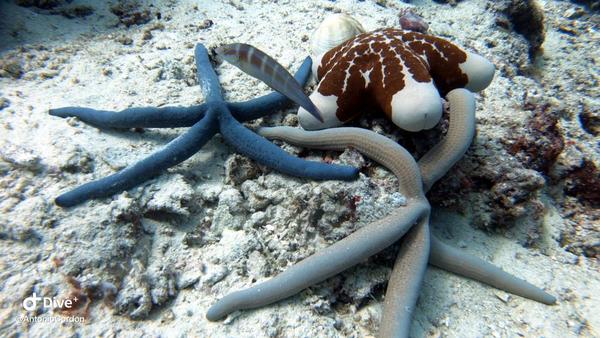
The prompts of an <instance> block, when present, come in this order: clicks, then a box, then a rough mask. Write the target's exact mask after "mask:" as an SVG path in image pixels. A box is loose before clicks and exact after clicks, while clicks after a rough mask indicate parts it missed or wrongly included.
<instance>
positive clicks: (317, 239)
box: [0, 0, 600, 337]
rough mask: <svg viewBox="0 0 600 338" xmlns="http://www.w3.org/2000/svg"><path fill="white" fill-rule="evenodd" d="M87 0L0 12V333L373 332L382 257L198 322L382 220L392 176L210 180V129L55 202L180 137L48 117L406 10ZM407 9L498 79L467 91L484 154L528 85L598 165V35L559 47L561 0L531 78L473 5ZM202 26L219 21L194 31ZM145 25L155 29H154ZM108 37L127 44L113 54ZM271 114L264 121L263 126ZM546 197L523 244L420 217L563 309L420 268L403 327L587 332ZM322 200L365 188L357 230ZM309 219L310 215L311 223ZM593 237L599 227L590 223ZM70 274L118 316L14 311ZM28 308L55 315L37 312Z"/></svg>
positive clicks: (573, 263)
mask: <svg viewBox="0 0 600 338" xmlns="http://www.w3.org/2000/svg"><path fill="white" fill-rule="evenodd" d="M85 3H88V4H90V5H91V6H93V7H94V8H95V13H94V14H93V15H91V16H89V17H87V18H83V19H66V18H64V17H62V16H58V15H55V16H52V15H45V14H37V13H35V12H34V11H32V10H30V9H27V8H22V7H17V6H15V5H13V4H12V2H9V1H6V2H2V3H0V48H1V50H0V55H1V56H2V59H3V60H12V59H17V60H20V61H21V62H23V67H24V74H23V76H22V77H21V78H20V79H17V80H15V79H11V78H6V77H5V78H0V97H1V98H4V99H7V100H8V101H9V106H8V107H7V108H4V109H3V110H0V122H1V127H0V130H1V131H0V173H2V175H3V176H2V177H0V231H1V236H0V243H1V244H0V267H1V269H0V336H9V337H10V336H13V337H16V336H19V335H20V334H23V335H25V336H32V337H46V336H68V335H74V334H79V335H80V336H84V337H87V336H117V335H118V336H125V337H130V336H131V337H138V336H142V335H145V336H158V335H162V336H216V337H218V336H260V337H262V336H270V337H273V336H285V337H287V336H298V337H312V336H324V337H329V336H331V337H337V336H369V335H371V336H372V335H375V334H376V332H377V328H378V326H379V319H380V318H381V311H382V300H381V295H382V292H381V290H380V289H381V287H382V286H383V285H384V284H383V283H384V282H385V280H386V279H387V274H388V273H389V270H390V267H391V260H390V259H389V258H390V257H393V251H388V252H387V254H384V255H382V257H383V258H379V259H375V260H373V262H368V263H365V264H361V265H360V266H359V267H357V268H354V269H351V270H349V271H347V272H345V273H343V274H341V275H340V276H337V277H334V278H332V279H330V280H328V281H326V282H324V283H321V284H319V285H318V286H316V287H312V288H310V289H309V290H308V291H305V292H302V293H301V294H299V295H297V296H294V297H292V298H290V299H288V300H285V301H282V302H279V303H277V304H274V305H271V306H267V307H264V308H261V309H258V310H254V311H245V312H242V313H237V314H235V315H233V316H231V317H230V318H229V319H228V320H226V321H225V322H217V323H211V322H208V321H207V320H206V319H205V318H204V315H205V313H206V310H207V309H208V307H209V306H210V305H211V304H213V303H214V302H215V301H216V299H218V298H219V297H221V296H223V295H225V294H227V293H228V292H230V291H234V290H237V289H240V288H243V287H245V286H248V285H250V284H251V283H252V282H253V279H254V280H259V281H260V280H264V279H267V278H268V277H269V276H271V275H273V274H275V273H277V272H279V271H282V270H284V269H285V267H286V266H288V265H291V264H293V263H294V262H296V261H298V260H300V259H301V258H303V257H306V256H307V255H310V254H311V253H313V252H315V251H316V250H318V248H322V247H324V246H326V245H327V243H331V242H333V241H334V240H336V239H338V238H340V237H343V236H345V235H346V234H347V233H349V232H351V231H352V230H353V229H355V228H356V227H358V226H363V225H365V224H367V223H368V221H369V220H370V219H372V218H373V217H375V215H378V214H381V213H385V212H387V211H389V209H390V208H391V201H392V200H393V198H392V197H393V196H392V195H390V192H392V191H390V190H393V189H392V187H393V186H394V185H393V183H394V179H393V178H392V177H391V175H390V174H389V173H387V172H385V171H384V170H373V171H371V173H373V177H366V176H364V175H363V176H361V179H360V180H359V181H357V182H351V183H344V184H337V183H334V182H324V183H316V182H310V181H307V180H296V179H290V178H287V177H284V176H280V175H276V174H269V175H266V177H264V178H257V179H253V180H250V181H249V182H247V183H244V184H243V185H242V186H232V185H225V183H224V182H225V176H224V169H223V168H224V164H225V162H226V161H227V159H228V158H230V154H232V152H231V150H230V149H229V148H228V147H227V146H226V145H224V143H223V142H222V140H221V138H220V137H219V136H217V137H215V138H214V139H213V140H212V141H211V142H209V143H208V144H207V145H206V146H205V147H204V148H203V149H202V150H201V151H200V152H199V153H198V154H196V155H195V156H193V157H192V158H191V159H190V160H188V161H186V162H185V163H183V164H181V165H179V166H177V167H175V168H173V169H171V170H169V172H168V173H165V174H163V175H161V176H160V177H158V178H156V179H154V180H152V181H150V182H148V183H146V184H144V185H143V186H141V187H138V188H135V189H132V190H131V191H129V192H126V193H123V194H120V195H118V196H115V197H114V198H112V199H103V200H97V201H91V202H87V203H84V204H82V205H80V206H78V207H75V208H71V209H61V208H59V207H57V206H55V205H54V204H53V202H52V201H53V198H54V197H56V196H57V195H58V194H60V193H61V192H65V191H67V190H68V189H70V188H73V187H75V186H77V185H79V184H82V183H84V182H88V181H90V180H93V179H98V178H101V177H104V176H106V175H109V174H111V173H113V172H114V171H115V170H118V169H121V168H123V167H125V166H126V165H128V164H131V163H134V162H135V161H136V160H138V159H141V158H143V157H144V156H146V155H148V154H150V153H151V152H153V151H154V150H156V149H159V148H160V147H162V146H163V145H164V144H165V143H167V142H168V141H169V140H172V139H173V138H175V137H176V136H177V135H179V134H180V133H182V132H184V131H185V128H182V129H175V130H146V131H145V132H144V133H135V132H120V131H100V130H98V129H96V128H94V127H91V126H88V125H86V124H84V123H82V122H79V121H77V120H76V119H67V120H64V119H60V118H55V117H51V116H49V115H48V113H47V111H48V109H49V108H51V107H61V106H87V107H93V108H97V109H108V110H121V109H124V108H127V107H131V106H148V105H154V106H155V105H191V104H197V103H201V102H202V101H203V97H202V93H200V90H199V87H198V86H197V85H195V74H194V69H195V68H194V66H193V46H194V44H195V43H196V42H201V43H204V44H205V45H207V47H209V48H211V47H215V46H218V45H220V44H223V43H229V42H246V43H251V44H253V45H255V46H257V47H259V48H260V49H262V50H264V51H266V52H268V53H269V54H270V55H272V56H273V57H274V58H276V59H277V60H278V61H280V62H281V63H282V64H283V65H284V66H285V67H287V68H288V69H294V70H295V69H297V67H298V66H299V65H300V63H301V62H302V60H303V59H304V57H305V56H306V55H307V48H308V46H309V43H308V41H306V39H307V38H309V37H310V33H311V31H312V30H313V29H314V28H315V27H316V26H317V25H318V24H319V23H320V21H321V20H322V19H323V18H324V17H325V16H327V15H328V14H330V13H332V12H337V11H343V12H346V13H349V14H351V15H353V16H354V17H355V18H356V19H358V20H359V21H360V22H362V23H363V26H364V27H365V28H367V29H369V30H371V29H375V28H379V27H386V26H393V25H397V23H398V18H397V13H398V11H399V9H401V8H406V7H408V6H409V5H407V4H405V3H403V2H400V1H386V2H385V3H386V4H387V7H385V6H380V5H377V4H375V3H374V2H372V1H362V2H356V1H336V2H331V1H319V0H310V1H277V2H271V1H240V0H230V1H222V2H221V1H192V0H181V1H160V2H158V4H155V6H154V7H150V9H151V11H152V12H153V13H155V12H157V11H160V13H161V15H162V18H163V19H162V20H159V21H158V20H153V21H151V22H149V23H147V24H145V25H142V26H132V27H131V28H129V29H127V28H125V27H124V26H122V25H117V23H118V20H117V18H116V17H115V16H114V15H113V14H111V13H110V12H109V10H108V6H106V5H104V4H100V3H101V2H96V1H75V4H85ZM102 3H103V2H102ZM417 3H418V4H421V5H422V6H420V7H419V11H420V12H421V13H422V15H423V16H424V17H425V18H426V19H427V20H428V21H429V22H430V31H431V33H433V34H436V35H439V36H442V37H445V38H448V39H450V40H452V41H455V42H456V43H458V44H461V45H463V46H466V47H467V48H469V49H471V50H474V51H477V52H478V53H480V54H482V55H484V56H486V57H487V58H489V59H490V60H492V61H493V62H494V63H495V64H496V65H497V68H498V69H499V72H498V73H497V77H496V79H495V80H494V82H493V83H492V85H491V86H490V87H489V88H488V89H486V90H485V92H484V94H483V95H478V102H477V104H478V132H479V135H478V143H479V144H480V145H479V149H486V147H487V148H489V149H492V148H499V147H500V148H501V147H502V143H501V139H502V138H503V137H506V135H507V133H508V132H509V131H510V130H514V129H522V128H523V125H524V119H525V117H526V116H528V114H530V112H526V111H524V110H523V108H522V102H523V93H528V94H529V95H532V96H536V97H541V98H545V99H548V97H555V98H556V100H555V101H552V102H555V103H556V102H557V101H558V103H556V104H560V105H562V106H563V108H564V111H565V116H562V117H561V122H560V125H561V128H562V129H561V130H562V131H563V134H564V135H565V137H566V139H567V140H568V141H572V142H573V143H574V144H575V146H573V143H570V144H569V147H576V148H577V152H578V153H580V154H583V155H584V156H586V157H587V158H590V159H592V160H593V161H595V162H596V163H598V156H599V152H598V142H597V141H598V140H597V139H594V137H593V136H591V135H590V134H586V133H585V132H583V131H582V129H581V126H580V125H579V124H578V119H577V116H576V114H577V111H578V109H579V105H580V102H587V103H588V104H590V105H591V106H592V107H594V106H595V107H596V109H597V107H598V86H597V83H598V64H599V63H600V57H599V55H598V51H597V43H596V47H594V45H593V44H592V43H591V41H594V40H595V41H598V33H597V30H596V31H594V30H588V31H581V35H580V36H579V37H578V38H572V37H570V36H568V35H567V34H565V33H564V32H560V31H559V30H558V27H559V26H560V25H564V24H565V23H568V21H569V20H568V19H566V18H565V17H564V16H563V13H565V12H566V11H567V9H569V8H573V7H574V5H572V4H571V3H569V2H565V1H543V2H541V3H542V5H543V7H544V8H545V15H546V18H547V31H548V33H547V36H546V44H545V45H544V47H545V54H544V56H543V58H542V60H543V63H544V64H545V65H546V67H547V68H545V69H544V70H542V71H540V72H539V73H538V75H537V78H535V79H533V78H530V77H527V76H523V74H519V73H518V72H517V69H518V68H519V66H520V65H523V64H524V63H526V55H524V53H523V52H524V51H526V48H525V49H524V46H525V44H524V43H523V38H522V37H521V36H519V35H517V34H515V33H513V32H510V31H506V30H503V29H501V28H500V27H498V26H497V25H496V24H495V21H494V20H495V17H494V14H493V12H492V11H491V10H486V1H481V0H472V1H464V2H461V3H460V5H459V6H457V7H450V6H448V5H439V4H435V3H433V2H431V1H418V2H417ZM166 18H170V19H168V20H167V19H166ZM207 19H210V20H212V22H213V23H214V24H213V25H212V26H211V27H210V28H205V29H203V28H200V27H199V25H200V24H201V23H202V22H203V21H204V20H207ZM159 22H160V23H161V24H162V25H164V28H160V27H156V24H157V23H159ZM151 27H155V28H157V29H155V30H152V36H153V37H152V38H151V39H150V40H143V35H144V31H146V30H149V29H150V28H151ZM123 37H129V38H131V39H132V40H133V44H132V45H124V44H123V43H122V42H120V40H121V39H122V38H123ZM490 42H493V44H495V45H496V46H495V47H491V44H490ZM217 71H218V74H219V77H220V81H221V84H222V86H223V90H224V93H225V96H226V98H227V99H229V100H243V99H249V98H253V97H256V96H258V95H261V94H264V93H266V92H268V88H267V87H266V85H264V84H262V83H260V82H259V81H258V80H255V79H253V78H250V77H249V76H246V75H244V74H241V72H240V71H239V70H237V69H236V68H234V67H232V66H230V65H228V64H221V65H219V66H218V68H217ZM557 86H558V87H557ZM594 86H595V87H596V88H594ZM292 112H293V110H289V111H288V112H287V113H289V114H291V113H292ZM596 112H597V110H596ZM281 120H282V117H281V115H278V116H276V117H274V118H272V119H269V121H268V122H269V124H280V123H281ZM286 149H288V150H293V148H291V147H286ZM311 154H319V153H317V152H315V153H311ZM504 154H506V153H505V152H504ZM345 155H346V156H347V157H352V156H356V154H352V153H348V154H345ZM507 156H508V155H507ZM313 159H318V158H317V157H313ZM547 190H549V189H544V192H543V195H542V196H541V197H540V199H541V200H543V201H544V202H545V210H544V212H543V214H544V221H543V226H542V227H541V228H540V229H539V232H540V233H541V235H542V237H541V239H539V240H538V241H537V242H536V244H535V245H534V246H533V247H526V246H524V245H523V244H524V243H525V242H526V241H527V231H528V227H527V224H530V220H528V221H524V222H523V223H522V224H523V225H522V226H516V227H514V228H512V229H510V230H509V231H507V232H506V233H504V234H502V235H500V234H489V233H485V232H482V231H480V230H476V229H475V228H474V227H473V226H471V225H469V223H470V222H471V220H470V219H469V216H467V217H466V218H461V217H459V216H458V215H456V214H454V213H450V212H444V211H438V212H436V216H437V218H435V219H439V220H441V222H444V223H441V222H440V224H442V225H439V226H434V229H435V231H436V233H437V234H438V235H439V236H440V237H441V238H442V239H444V240H445V241H447V242H448V243H451V244H452V245H455V246H458V247H460V248H463V249H464V250H466V251H467V252H470V253H472V254H474V255H477V256H479V257H483V258H485V259H487V260H489V261H491V262H493V263H494V264H496V265H498V266H500V267H502V268H503V269H505V270H507V271H509V272H511V273H513V274H515V275H517V276H519V277H521V278H524V279H526V280H528V281H529V282H531V283H533V284H536V285H538V286H540V287H542V288H544V289H545V290H547V291H548V292H550V293H551V294H553V295H555V296H557V298H558V300H559V301H558V304H557V305H555V306H546V305H542V304H538V303H535V302H533V301H530V300H527V299H523V298H520V297H517V296H512V295H509V294H506V293H504V292H502V291H498V290H495V289H493V288H490V287H487V286H484V285H482V284H480V283H477V282H474V281H470V280H466V279H463V278H460V277H457V276H454V275H451V274H449V273H446V272H443V271H440V270H438V269H435V268H430V269H429V271H428V272H427V275H426V278H425V282H424V285H423V288H422V292H421V296H420V299H419V303H418V306H417V310H416V313H415V316H414V320H413V327H412V330H411V334H412V336H414V337H421V336H431V337H482V336H486V337H487V336H495V337H517V336H525V337H530V336H537V337H541V336H544V337H575V336H598V335H599V334H600V315H598V314H599V313H600V273H599V270H598V262H597V260H596V259H594V258H586V257H585V256H576V255H574V254H572V253H570V252H567V251H566V250H564V249H563V248H561V246H560V241H559V239H560V235H561V233H562V232H563V231H564V229H565V228H567V227H572V226H575V225H574V224H573V222H571V221H569V220H566V219H563V218H562V216H561V215H560V213H559V212H558V210H557V203H558V202H557V201H554V200H553V199H551V198H550V197H549V196H547V195H545V193H546V192H547ZM337 194H346V195H345V196H355V195H358V196H361V197H362V200H363V203H362V204H361V205H359V208H358V209H357V212H356V216H357V221H356V222H354V221H353V220H352V219H345V220H344V221H343V222H340V221H339V218H340V217H345V216H347V214H348V211H347V208H346V207H345V206H344V205H340V203H339V201H338V200H337V199H338V198H337V197H336V196H338V195H337ZM301 203H305V204H301ZM298 205H304V206H305V207H299V208H298V207H297V206H298ZM319 205H320V206H325V207H323V210H324V211H325V212H326V213H325V214H324V215H315V213H314V212H312V209H311V208H316V207H317V206H319ZM327 206H329V207H330V208H329V209H327V208H326V207H327ZM295 207H296V209H294V208H295ZM311 217H313V218H311ZM315 217H316V219H318V221H319V222H318V224H315V223H314V222H311V221H308V220H309V219H315ZM435 219H434V220H435ZM434 224H437V222H434ZM588 226H590V227H591V228H592V229H595V230H594V231H596V234H597V232H598V231H599V230H598V228H599V227H598V224H597V223H596V224H591V225H590V224H588ZM195 236H196V237H195ZM197 238H202V240H198V241H200V243H194V240H195V239H197ZM186 243H187V244H186ZM190 243H191V244H190ZM57 261H62V263H60V264H57V263H56V262H57ZM67 275H70V276H73V277H76V278H77V279H78V280H80V281H82V282H83V283H84V284H86V283H87V284H94V283H99V282H107V283H112V284H114V285H115V286H116V287H117V289H118V292H119V293H118V295H117V299H116V303H115V305H112V306H110V305H108V306H107V305H105V304H104V303H103V302H102V301H100V300H95V301H93V302H92V304H91V307H90V309H89V314H88V317H87V319H86V321H87V322H86V324H85V325H79V324H64V325H60V324H48V323H35V324H27V323H21V322H19V321H18V319H19V317H20V316H23V315H26V314H27V313H26V311H25V310H24V309H23V308H22V305H21V304H22V301H23V299H25V298H26V297H29V296H31V294H32V292H36V293H37V294H38V295H44V296H47V297H53V296H56V297H57V298H61V297H65V296H66V295H67V294H68V293H69V291H70V288H69V285H68V284H67V283H66V278H65V276H67ZM87 284H86V285H87ZM378 289H379V290H378ZM372 295H374V296H372ZM332 304H334V305H332ZM38 312H39V313H44V312H45V313H46V315H51V313H48V311H47V310H46V309H43V308H41V307H38ZM30 314H31V313H30ZM131 316H133V317H136V316H139V317H140V318H141V319H140V320H132V319H130V317H131Z"/></svg>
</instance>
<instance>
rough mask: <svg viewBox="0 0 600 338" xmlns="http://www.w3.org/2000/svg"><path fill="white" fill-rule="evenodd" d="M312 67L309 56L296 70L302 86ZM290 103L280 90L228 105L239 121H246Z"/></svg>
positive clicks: (296, 77) (297, 79) (297, 78)
mask: <svg viewBox="0 0 600 338" xmlns="http://www.w3.org/2000/svg"><path fill="white" fill-rule="evenodd" d="M311 67H312V60H311V58H310V57H307V58H306V59H304V62H302V65H300V68H298V71H296V74H295V75H294V78H295V79H296V81H298V83H300V85H301V86H304V85H306V82H307V81H308V78H309V77H310V73H311ZM289 104H290V100H289V99H288V98H287V97H286V96H284V95H282V94H280V93H278V92H272V93H270V94H268V95H265V96H261V97H259V98H256V99H253V100H248V101H244V102H233V103H228V104H227V106H228V107H229V109H230V110H231V113H232V114H233V116H234V117H235V118H236V119H237V120H238V121H241V122H244V121H250V120H254V119H257V118H259V117H263V116H266V115H269V114H271V113H274V112H276V111H279V110H281V109H283V108H286V106H288V105H289Z"/></svg>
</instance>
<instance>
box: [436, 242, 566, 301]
mask: <svg viewBox="0 0 600 338" xmlns="http://www.w3.org/2000/svg"><path fill="white" fill-rule="evenodd" d="M429 263H430V264H432V265H434V266H437V267H439V268H441V269H444V270H447V271H450V272H452V273H455V274H457V275H461V276H464V277H467V278H471V279H475V280H477V281H480V282H482V283H485V284H488V285H491V286H493V287H495V288H497V289H500V290H504V291H507V292H510V293H513V294H515V295H519V296H521V297H525V298H529V299H532V300H535V301H536V302H540V303H544V304H548V305H552V304H555V303H556V298H555V297H554V296H552V295H550V294H548V293H546V292H545V291H544V290H542V289H540V288H538V287H536V286H534V285H532V284H529V283H528V282H526V281H524V280H522V279H519V278H517V277H515V276H513V275H511V274H509V273H507V272H505V271H504V270H502V269H500V268H498V267H496V266H494V265H492V264H490V263H488V262H486V261H484V260H482V259H480V258H477V257H475V256H472V255H469V254H467V253H465V252H462V251H461V250H458V249H456V248H453V247H451V246H449V245H447V244H445V243H443V242H441V241H440V240H439V239H437V238H435V236H432V237H431V255H430V257H429Z"/></svg>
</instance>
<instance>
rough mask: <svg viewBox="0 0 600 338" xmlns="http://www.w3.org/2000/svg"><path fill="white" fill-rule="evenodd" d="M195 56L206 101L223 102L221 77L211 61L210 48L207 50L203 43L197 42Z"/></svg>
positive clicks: (197, 74)
mask: <svg viewBox="0 0 600 338" xmlns="http://www.w3.org/2000/svg"><path fill="white" fill-rule="evenodd" d="M194 58H195V59H196V76H197V78H198V83H199V84H200V88H201V89H202V92H203V93H204V96H205V97H206V102H215V101H216V102H223V101H224V100H223V94H222V93H221V85H220V84H219V77H218V76H217V73H215V70H214V68H213V66H212V64H211V63H210V59H209V58H208V50H206V47H204V45H203V44H201V43H197V44H196V49H194Z"/></svg>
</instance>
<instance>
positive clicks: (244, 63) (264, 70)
mask: <svg viewBox="0 0 600 338" xmlns="http://www.w3.org/2000/svg"><path fill="white" fill-rule="evenodd" d="M216 52H217V54H218V55H219V56H221V57H222V58H223V60H225V61H227V62H229V63H231V64H232V65H234V66H236V67H238V68H239V69H241V70H242V71H244V72H245V73H247V74H248V75H251V76H253V77H255V78H257V79H259V80H261V81H262V82H264V83H266V84H267V86H269V87H271V88H273V89H274V90H276V91H278V92H279V93H281V94H282V95H285V96H286V97H288V98H289V99H290V100H292V101H294V102H296V103H297V104H299V105H300V106H301V107H302V108H304V109H306V111H308V112H309V113H310V114H311V115H313V116H314V117H315V118H317V119H318V120H319V121H321V122H323V117H322V116H321V112H320V111H319V109H318V108H317V107H316V106H315V105H314V104H313V103H312V101H311V100H310V99H309V98H308V96H306V94H304V91H303V90H302V87H301V86H300V84H299V83H298V82H297V81H296V79H294V77H293V76H292V75H291V74H290V73H289V72H288V71H287V70H285V68H283V67H282V66H281V65H280V64H279V63H278V62H277V61H275V60H274V59H273V58H272V57H270V56H268V55H267V54H265V53H264V52H262V51H261V50H260V49H258V48H256V47H253V46H251V45H248V44H245V43H232V44H229V45H225V46H221V47H218V48H217V49H216Z"/></svg>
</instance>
